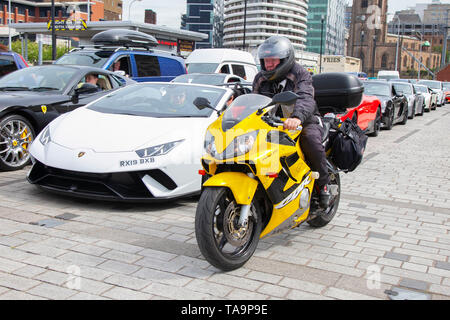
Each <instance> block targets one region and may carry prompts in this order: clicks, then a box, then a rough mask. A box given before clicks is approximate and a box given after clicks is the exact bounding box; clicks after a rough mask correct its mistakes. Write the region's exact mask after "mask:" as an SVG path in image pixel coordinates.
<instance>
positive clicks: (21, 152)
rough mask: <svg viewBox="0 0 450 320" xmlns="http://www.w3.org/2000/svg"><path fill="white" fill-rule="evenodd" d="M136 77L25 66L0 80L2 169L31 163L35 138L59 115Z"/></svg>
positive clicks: (73, 68) (74, 68) (93, 70)
mask: <svg viewBox="0 0 450 320" xmlns="http://www.w3.org/2000/svg"><path fill="white" fill-rule="evenodd" d="M131 83H135V81H133V80H129V79H128V78H125V77H122V76H120V75H117V74H115V73H113V72H110V71H106V70H103V69H98V68H93V67H86V66H61V65H47V66H39V67H31V68H25V69H21V70H17V71H15V72H12V73H10V74H8V75H6V76H4V77H3V78H1V79H0V169H1V170H17V169H20V168H23V167H24V166H25V165H27V164H28V162H29V160H30V155H29V153H28V148H29V146H30V145H31V143H32V142H33V140H34V137H36V135H37V134H38V133H39V132H40V131H41V130H42V129H43V128H44V127H45V126H46V125H47V124H48V123H50V121H52V120H53V119H55V118H56V117H58V116H59V115H60V114H62V113H65V112H69V111H72V110H74V109H75V108H78V107H81V106H84V105H85V104H87V103H89V102H91V101H94V100H96V99H97V98H100V97H101V96H104V95H106V94H108V93H109V92H111V91H113V90H116V89H118V88H120V87H123V86H125V85H128V84H131Z"/></svg>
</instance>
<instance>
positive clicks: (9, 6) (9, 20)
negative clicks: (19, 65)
mask: <svg viewBox="0 0 450 320" xmlns="http://www.w3.org/2000/svg"><path fill="white" fill-rule="evenodd" d="M8 41H9V50H12V45H11V0H8Z"/></svg>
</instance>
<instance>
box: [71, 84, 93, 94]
mask: <svg viewBox="0 0 450 320" xmlns="http://www.w3.org/2000/svg"><path fill="white" fill-rule="evenodd" d="M97 90H98V88H97V86H96V85H94V84H92V83H84V84H83V85H82V86H81V87H79V88H76V89H75V95H77V96H79V95H80V94H89V93H95V92H97Z"/></svg>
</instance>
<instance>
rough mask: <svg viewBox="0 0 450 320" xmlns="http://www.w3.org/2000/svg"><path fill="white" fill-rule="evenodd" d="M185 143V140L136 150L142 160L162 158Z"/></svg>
mask: <svg viewBox="0 0 450 320" xmlns="http://www.w3.org/2000/svg"><path fill="white" fill-rule="evenodd" d="M183 141H184V139H183V140H178V141H172V142H168V143H164V144H160V145H157V146H153V147H149V148H145V149H140V150H136V153H137V155H138V156H139V157H140V158H147V157H156V156H162V155H165V154H167V153H169V152H170V151H171V150H172V149H173V148H175V147H176V146H177V145H179V144H180V143H181V142H183Z"/></svg>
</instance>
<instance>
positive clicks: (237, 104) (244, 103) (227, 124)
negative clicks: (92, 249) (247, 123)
mask: <svg viewBox="0 0 450 320" xmlns="http://www.w3.org/2000/svg"><path fill="white" fill-rule="evenodd" d="M271 101H272V99H270V98H268V97H266V96H262V95H259V94H245V95H241V96H239V97H237V98H236V99H235V100H234V101H233V103H232V104H231V105H230V106H229V107H228V108H227V110H226V111H225V112H224V114H223V119H222V129H223V131H225V132H226V131H228V130H230V129H231V128H233V127H234V126H236V125H237V124H238V123H239V122H241V121H242V120H244V119H245V118H247V117H248V116H249V115H251V114H252V113H254V112H255V111H257V110H258V109H259V108H261V107H264V106H266V105H268V104H269V103H270V102H271Z"/></svg>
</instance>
